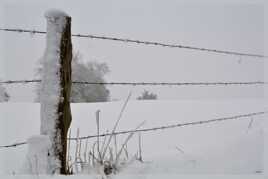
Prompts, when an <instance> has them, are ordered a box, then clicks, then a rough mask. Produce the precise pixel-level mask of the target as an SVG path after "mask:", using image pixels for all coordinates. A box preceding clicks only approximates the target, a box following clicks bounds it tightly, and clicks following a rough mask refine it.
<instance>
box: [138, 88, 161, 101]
mask: <svg viewBox="0 0 268 179" xmlns="http://www.w3.org/2000/svg"><path fill="white" fill-rule="evenodd" d="M155 99H157V94H154V93H152V92H150V91H148V90H144V91H143V92H142V94H141V96H139V97H138V98H137V100H155Z"/></svg>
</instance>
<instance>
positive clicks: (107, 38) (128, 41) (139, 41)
mask: <svg viewBox="0 0 268 179" xmlns="http://www.w3.org/2000/svg"><path fill="white" fill-rule="evenodd" d="M0 30H1V31H8V32H18V33H31V34H46V32H45V31H39V30H28V29H11V28H0ZM72 36H73V37H79V38H90V39H101V40H110V41H119V42H124V43H135V44H139V45H140V44H143V45H151V46H152V45H153V46H161V47H169V48H180V49H188V50H197V51H206V52H211V53H220V54H226V55H236V56H248V57H256V58H267V57H268V56H264V55H260V54H251V53H241V52H235V51H226V50H217V49H209V48H202V47H194V46H186V45H180V44H168V43H162V42H154V41H146V40H134V39H129V38H119V37H108V36H98V35H91V34H87V35H85V34H72Z"/></svg>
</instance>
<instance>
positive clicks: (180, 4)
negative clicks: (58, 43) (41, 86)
mask: <svg viewBox="0 0 268 179" xmlns="http://www.w3.org/2000/svg"><path fill="white" fill-rule="evenodd" d="M0 2H1V6H0V8H1V9H0V10H1V11H0V16H1V17H0V26H1V27H7V28H27V29H36V30H45V29H46V21H45V18H44V12H45V11H46V10H47V9H49V8H59V9H61V10H64V11H65V12H67V13H68V14H69V15H70V16H71V17H72V32H73V33H83V34H96V35H106V36H116V37H127V38H133V39H141V40H152V41H161V42H166V43H178V44H182V45H190V46H198V47H205V48H213V49H221V50H230V51H238V52H245V53H257V54H263V53H264V5H263V4H262V3H244V2H245V1H217V3H216V2H215V1H213V2H212V1H210V2H208V1H202V3H201V1H191V2H189V1H187V3H186V1H155V0H150V1H144V0H135V1H124V0H117V1H63V0H61V1H59V0H56V1H55V0H54V1H52V0H49V1H26V0H20V1H15V0H12V1H0ZM256 2H257V1H256ZM0 38H1V39H2V40H1V43H0V48H1V53H0V54H1V55H0V61H1V67H4V70H1V72H0V78H3V79H11V80H13V79H32V78H34V68H35V66H36V63H37V60H38V59H39V58H40V57H41V56H42V54H43V52H44V48H45V36H40V35H34V36H31V35H30V34H19V33H8V32H0ZM73 46H74V50H75V51H79V52H80V53H81V54H82V55H83V57H84V58H83V60H84V61H87V60H95V61H100V62H106V63H107V64H108V65H109V67H110V69H111V73H110V74H109V75H108V76H107V81H132V82H140V81H145V82H200V81H202V82H203V81H204V82H215V81H263V80H264V61H263V60H260V59H258V58H247V57H242V61H241V63H239V59H240V57H238V56H230V55H218V54H211V53H204V52H195V51H189V50H183V49H169V48H162V47H152V46H143V45H134V44H124V43H120V42H109V41H102V40H92V39H78V38H73ZM109 88H110V89H111V94H112V98H119V99H121V98H124V97H125V96H126V94H127V93H128V92H129V91H130V90H131V89H132V90H133V92H134V94H135V95H137V94H138V93H140V92H141V90H143V89H150V90H152V91H154V92H156V93H157V94H158V95H159V97H160V98H162V99H179V98H198V99H199V98H202V99H208V98H209V99H211V98H217V99H218V98H236V97H262V96H263V88H261V87H258V86H252V87H248V86H242V87H237V86H234V87H172V88H171V87H135V88H132V87H121V86H120V87H109ZM8 90H9V92H10V93H11V96H12V97H13V98H12V99H13V100H15V101H16V100H18V101H29V100H32V99H33V97H34V93H33V92H32V91H33V88H32V86H31V85H29V86H28V85H26V86H22V85H19V86H15V85H14V86H9V87H8Z"/></svg>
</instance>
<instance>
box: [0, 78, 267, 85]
mask: <svg viewBox="0 0 268 179" xmlns="http://www.w3.org/2000/svg"><path fill="white" fill-rule="evenodd" d="M40 82H41V80H38V79H37V80H8V81H0V84H26V83H40ZM72 83H73V84H81V85H82V84H84V85H127V86H213V85H214V86H217V85H218V86H227V85H264V84H268V83H267V82H263V81H250V82H87V81H73V82H72Z"/></svg>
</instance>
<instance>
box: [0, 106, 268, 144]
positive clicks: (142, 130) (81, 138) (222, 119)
mask: <svg viewBox="0 0 268 179" xmlns="http://www.w3.org/2000/svg"><path fill="white" fill-rule="evenodd" d="M267 113H268V111H262V112H254V113H248V114H241V115H235V116H231V117H222V118H215V119H210V120H205V121H196V122H188V123H179V124H172V125H166V126H160V127H153V128H144V129H137V130H126V131H119V132H114V133H103V134H100V135H89V136H84V137H78V138H77V137H74V138H73V137H71V138H68V140H84V139H89V138H96V137H105V136H110V135H120V134H127V133H133V132H149V131H156V130H165V129H172V128H177V127H183V126H190V125H201V124H207V123H212V122H220V121H226V120H235V119H245V118H249V117H253V116H258V115H263V114H267ZM24 144H27V142H20V143H15V144H11V145H4V146H0V148H9V147H17V146H20V145H24Z"/></svg>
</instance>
